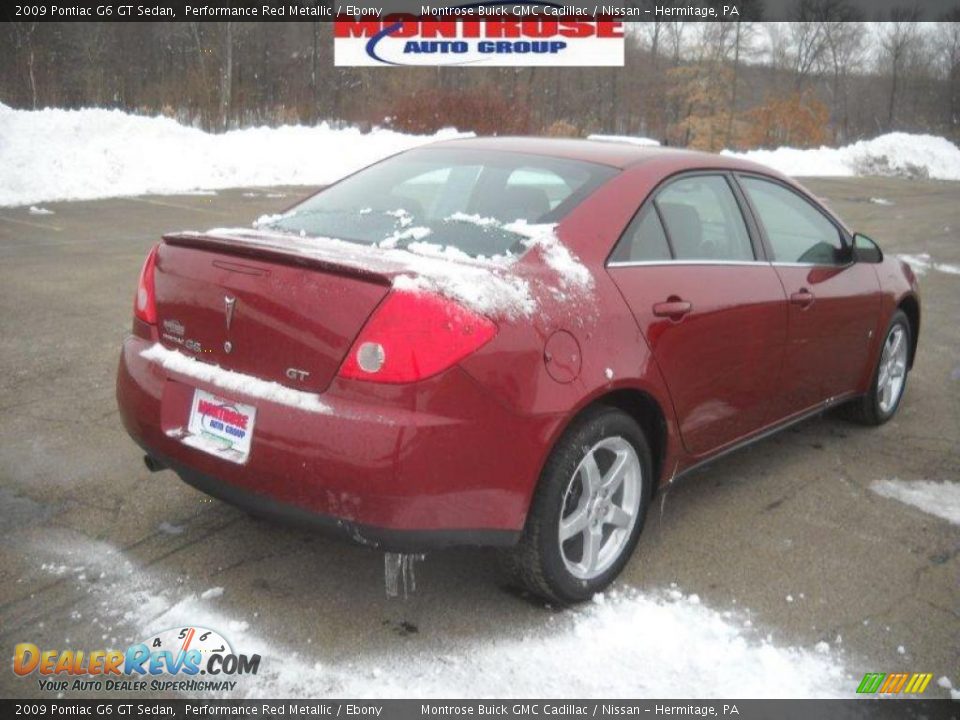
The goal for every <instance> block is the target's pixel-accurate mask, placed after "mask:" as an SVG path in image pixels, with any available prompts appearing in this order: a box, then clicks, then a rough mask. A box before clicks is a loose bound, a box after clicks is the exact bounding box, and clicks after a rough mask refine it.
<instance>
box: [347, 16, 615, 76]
mask: <svg viewBox="0 0 960 720" xmlns="http://www.w3.org/2000/svg"><path fill="white" fill-rule="evenodd" d="M485 6H486V5H485V4H484V5H483V7H485ZM471 7H472V8H473V9H474V10H477V9H482V8H481V6H477V5H474V6H471ZM623 47H624V37H623V24H622V23H621V22H617V21H611V20H596V21H592V20H591V21H587V20H486V19H485V20H463V19H458V20H435V19H420V18H415V17H413V16H409V15H406V16H401V15H391V16H388V17H387V18H386V19H384V20H356V19H352V18H351V19H344V18H339V19H337V20H336V21H335V23H334V62H335V64H336V65H338V66H342V67H346V66H350V67H357V66H362V67H404V66H411V65H414V66H436V65H454V66H465V67H471V66H472V67H503V66H517V65H541V66H548V65H554V66H567V67H575V66H580V67H586V66H623V53H624V50H623Z"/></svg>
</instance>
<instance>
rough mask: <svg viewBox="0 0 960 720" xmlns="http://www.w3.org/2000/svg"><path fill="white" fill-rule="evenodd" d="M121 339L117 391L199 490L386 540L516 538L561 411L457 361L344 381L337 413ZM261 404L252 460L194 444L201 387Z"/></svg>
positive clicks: (159, 449) (155, 451)
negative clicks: (209, 378)
mask: <svg viewBox="0 0 960 720" xmlns="http://www.w3.org/2000/svg"><path fill="white" fill-rule="evenodd" d="M151 344H152V343H151V342H150V341H148V340H145V339H142V338H140V337H137V336H130V337H128V338H127V339H126V340H125V341H124V345H123V351H122V355H121V359H120V367H119V371H118V376H117V401H118V405H119V408H120V415H121V418H122V419H123V423H124V426H125V427H126V429H127V432H128V433H129V434H130V436H131V437H132V438H133V439H134V440H135V441H136V442H137V443H138V444H139V445H140V446H141V447H143V449H144V450H145V451H146V452H147V454H149V455H150V456H151V457H153V458H155V459H156V460H158V461H159V462H161V463H162V464H164V465H165V466H167V467H170V468H171V469H173V470H174V471H175V472H176V473H177V474H178V475H179V476H180V477H181V478H182V479H183V480H184V481H185V482H186V483H188V484H190V485H192V486H194V487H196V488H197V489H199V490H201V491H203V492H205V493H207V494H209V495H212V496H214V497H217V498H219V499H222V500H224V501H226V502H229V503H231V504H234V505H237V506H240V507H243V508H245V509H247V510H249V511H251V512H253V513H254V514H259V515H264V516H269V517H272V518H275V519H278V520H281V521H283V522H286V523H291V524H295V525H300V526H309V527H312V528H316V529H319V530H321V531H325V532H328V533H332V534H335V535H339V536H341V537H343V538H346V539H350V540H353V541H355V542H359V543H362V544H365V545H370V546H373V547H379V548H382V549H385V550H393V551H403V552H418V551H424V550H429V549H432V548H437V547H447V546H453V545H499V546H505V545H511V544H514V543H515V542H516V541H517V540H518V538H519V535H520V531H521V530H522V528H523V523H524V521H525V518H526V512H527V508H528V506H529V502H530V497H531V495H532V492H533V489H534V487H535V484H536V479H537V478H538V476H539V472H540V467H541V463H542V461H543V457H544V455H545V449H544V447H545V444H546V438H549V437H551V435H552V433H553V432H554V430H555V428H556V425H557V423H559V422H560V419H559V418H558V417H554V416H551V417H534V418H531V417H523V416H518V415H516V414H514V413H512V412H511V411H509V410H507V409H506V408H505V407H504V406H503V405H501V404H499V403H498V402H497V401H496V400H495V399H492V398H491V397H490V393H487V392H484V391H483V389H482V388H481V387H480V386H478V385H477V384H476V383H475V382H474V381H473V380H472V379H471V378H470V377H469V376H467V375H466V374H465V373H463V372H462V371H460V370H458V369H454V370H451V371H449V372H447V373H444V374H443V375H441V376H439V377H438V378H435V379H434V380H433V381H431V382H430V383H429V384H427V386H426V387H420V388H417V389H413V388H397V387H389V388H384V387H380V386H374V385H372V384H370V383H346V382H342V383H341V382H340V381H334V383H333V384H332V385H331V387H330V388H328V390H327V391H326V392H325V393H324V395H323V396H322V400H323V402H324V403H325V404H326V405H328V406H329V407H330V412H329V413H317V412H311V411H308V410H302V409H298V408H291V407H287V406H282V405H277V404H275V403H272V402H270V401H265V400H263V399H260V398H251V397H247V396H244V395H243V394H237V393H236V392H229V391H224V390H223V389H221V388H218V387H216V386H213V385H210V384H208V383H205V382H201V381H198V380H196V379H193V378H190V377H182V376H178V374H177V373H172V372H170V371H168V370H165V369H164V368H162V367H161V366H159V365H158V364H156V363H153V362H151V361H148V360H146V359H144V358H143V357H141V355H140V353H141V352H142V351H143V350H145V349H147V348H149V347H150V346H151ZM196 387H199V388H202V389H205V390H208V391H210V392H213V393H216V394H218V395H221V396H225V397H228V398H231V399H234V400H236V401H238V402H243V403H247V404H253V405H255V406H256V407H257V419H256V425H255V428H254V434H253V440H252V446H251V450H250V455H249V457H248V458H247V460H246V462H245V463H244V464H243V465H238V464H236V463H233V462H230V461H227V460H224V459H222V458H219V457H215V456H213V455H210V454H208V453H206V452H203V451H201V450H198V449H196V448H193V447H190V446H188V445H185V444H184V443H183V442H182V441H181V439H180V432H178V431H180V429H181V428H185V427H186V425H187V422H188V416H189V409H190V399H191V398H192V395H193V389H194V388H196Z"/></svg>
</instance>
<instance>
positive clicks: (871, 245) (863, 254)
mask: <svg viewBox="0 0 960 720" xmlns="http://www.w3.org/2000/svg"><path fill="white" fill-rule="evenodd" d="M853 259H854V262H862V263H874V264H876V263H882V262H883V250H881V249H880V246H879V245H877V244H876V243H875V242H874V241H873V240H871V239H870V238H868V237H867V236H866V235H864V234H863V233H855V234H854V236H853Z"/></svg>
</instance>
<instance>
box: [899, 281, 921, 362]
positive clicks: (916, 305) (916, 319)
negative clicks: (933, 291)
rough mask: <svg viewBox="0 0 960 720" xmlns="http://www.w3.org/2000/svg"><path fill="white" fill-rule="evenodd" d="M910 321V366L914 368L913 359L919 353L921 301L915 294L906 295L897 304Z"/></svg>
mask: <svg viewBox="0 0 960 720" xmlns="http://www.w3.org/2000/svg"><path fill="white" fill-rule="evenodd" d="M897 309H898V310H902V311H903V314H904V315H906V316H907V320H909V321H910V362H909V365H908V367H910V368H913V360H914V358H915V357H916V354H917V342H918V340H919V338H920V301H919V300H917V297H916V296H915V295H905V296H904V297H903V298H902V299H901V300H900V302H899V303H898V304H897Z"/></svg>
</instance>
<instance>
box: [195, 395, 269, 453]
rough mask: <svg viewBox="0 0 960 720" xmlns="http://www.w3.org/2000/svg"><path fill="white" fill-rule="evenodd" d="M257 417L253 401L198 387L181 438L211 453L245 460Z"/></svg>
mask: <svg viewBox="0 0 960 720" xmlns="http://www.w3.org/2000/svg"><path fill="white" fill-rule="evenodd" d="M256 417H257V409H256V408H255V407H254V406H253V405H244V404H243V403H238V402H234V401H233V400H227V399H226V398H222V397H220V396H219V395H214V394H213V393H208V392H207V391H206V390H200V389H199V388H197V389H196V390H194V391H193V405H192V406H191V407H190V423H189V424H188V425H187V431H188V434H187V435H186V436H184V438H183V442H184V443H186V444H187V445H190V446H192V447H195V448H197V449H199V450H203V451H204V452H208V453H210V454H211V455H218V456H221V457H223V458H225V459H227V460H231V461H233V462H239V463H242V462H245V461H246V459H247V456H248V455H249V454H250V441H251V440H252V438H253V423H254V420H255V419H256Z"/></svg>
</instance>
